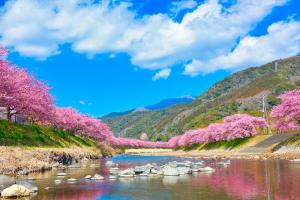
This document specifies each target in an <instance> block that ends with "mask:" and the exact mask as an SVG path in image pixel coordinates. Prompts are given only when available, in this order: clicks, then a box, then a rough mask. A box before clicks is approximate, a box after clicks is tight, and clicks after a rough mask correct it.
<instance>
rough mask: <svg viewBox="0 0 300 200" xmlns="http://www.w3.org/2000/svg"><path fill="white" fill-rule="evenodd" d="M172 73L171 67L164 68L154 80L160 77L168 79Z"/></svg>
mask: <svg viewBox="0 0 300 200" xmlns="http://www.w3.org/2000/svg"><path fill="white" fill-rule="evenodd" d="M170 74H171V70H170V69H162V70H160V71H159V72H157V73H156V74H155V75H154V76H153V77H152V80H153V81H156V80H158V79H167V78H168V77H169V76H170Z"/></svg>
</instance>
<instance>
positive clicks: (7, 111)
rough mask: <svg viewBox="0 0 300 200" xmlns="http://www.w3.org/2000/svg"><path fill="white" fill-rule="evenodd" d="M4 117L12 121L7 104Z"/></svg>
mask: <svg viewBox="0 0 300 200" xmlns="http://www.w3.org/2000/svg"><path fill="white" fill-rule="evenodd" d="M6 118H7V120H8V121H12V114H11V109H10V107H9V106H7V109H6Z"/></svg>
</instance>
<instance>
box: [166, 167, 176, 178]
mask: <svg viewBox="0 0 300 200" xmlns="http://www.w3.org/2000/svg"><path fill="white" fill-rule="evenodd" d="M163 173H164V176H179V172H178V170H177V169H176V168H175V167H169V166H167V167H165V168H164V169H163Z"/></svg>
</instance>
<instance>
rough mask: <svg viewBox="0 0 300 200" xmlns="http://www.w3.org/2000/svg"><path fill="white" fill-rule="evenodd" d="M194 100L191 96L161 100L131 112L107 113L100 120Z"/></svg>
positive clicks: (160, 108)
mask: <svg viewBox="0 0 300 200" xmlns="http://www.w3.org/2000/svg"><path fill="white" fill-rule="evenodd" d="M195 99H196V98H195V97H193V96H192V95H185V96H181V97H175V98H168V99H165V100H162V101H160V102H158V103H156V104H153V105H149V106H146V107H138V108H135V109H131V110H128V111H124V112H112V113H109V114H107V115H105V116H103V117H102V118H107V117H116V116H121V115H126V114H128V113H131V112H133V113H135V112H147V111H149V110H162V109H165V108H167V107H170V106H172V105H175V104H183V103H191V102H192V101H193V100H195Z"/></svg>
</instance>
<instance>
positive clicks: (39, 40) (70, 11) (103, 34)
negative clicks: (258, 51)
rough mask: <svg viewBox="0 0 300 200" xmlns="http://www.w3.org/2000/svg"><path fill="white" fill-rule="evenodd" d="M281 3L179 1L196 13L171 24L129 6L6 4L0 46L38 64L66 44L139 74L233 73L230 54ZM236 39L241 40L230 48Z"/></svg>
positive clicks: (82, 0)
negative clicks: (123, 56)
mask: <svg viewBox="0 0 300 200" xmlns="http://www.w3.org/2000/svg"><path fill="white" fill-rule="evenodd" d="M286 1H287V0H268V1H261V0H237V2H236V3H235V4H234V5H232V6H230V7H229V8H224V7H223V6H222V4H221V3H219V2H218V1H217V0H207V1H205V2H204V3H201V4H200V5H198V6H197V5H195V3H193V2H194V1H192V0H186V1H180V2H182V3H181V4H180V3H179V4H177V7H176V8H177V9H179V10H180V9H187V8H188V9H190V8H193V6H194V7H195V6H196V7H195V8H194V10H193V11H191V12H189V13H186V14H185V15H184V16H183V19H182V21H181V22H175V21H174V20H173V19H172V18H171V17H170V16H169V15H168V13H166V14H163V13H158V14H154V15H146V16H143V17H137V16H136V14H135V12H134V11H132V9H130V6H131V5H130V4H129V3H124V2H123V3H116V2H113V3H112V4H110V3H109V1H100V3H92V2H93V1H92V0H69V1H65V0H57V1H46V0H45V1H38V0H14V1H8V3H6V4H5V7H4V8H3V9H2V10H1V13H0V27H1V29H0V36H1V37H0V43H2V44H4V45H5V46H8V47H10V48H12V49H13V50H15V51H17V52H19V53H21V54H22V55H24V56H29V57H36V58H39V59H46V58H47V57H49V56H52V55H55V54H59V53H60V45H63V44H70V45H71V48H72V50H73V51H75V52H79V53H85V54H87V55H88V56H93V55H94V54H101V53H110V54H111V55H113V54H116V53H119V52H125V53H127V54H129V55H130V57H131V62H132V63H133V64H135V65H137V66H139V67H140V68H144V69H151V70H153V69H159V70H162V69H169V68H170V67H172V66H174V65H176V64H186V63H189V64H187V65H186V68H185V73H186V74H189V75H196V74H198V73H202V72H212V71H215V70H217V69H220V68H221V69H222V68H226V69H229V70H232V69H236V67H235V66H233V65H234V64H236V65H238V66H242V65H244V64H247V62H246V61H244V62H242V60H241V59H240V60H241V61H234V60H235V59H236V58H233V57H234V56H233V55H234V54H233V53H234V52H235V51H239V52H241V50H240V49H244V51H246V50H247V49H246V48H245V41H247V40H248V41H249V36H247V35H248V33H249V32H250V31H251V30H252V29H253V27H255V25H256V24H257V23H258V22H260V21H261V20H262V19H263V18H264V17H265V16H266V15H268V13H270V12H271V10H272V9H273V8H274V7H275V6H280V5H283V4H285V3H286ZM112 5H114V6H112ZM173 6H174V5H173ZM172 9H174V7H173V8H172ZM172 9H171V10H172ZM173 12H174V10H173ZM25 13H26V14H25ZM269 34H272V33H271V32H270V33H269ZM274 35H275V34H274ZM274 37H276V36H274ZM278 37H279V36H278ZM250 38H251V37H250ZM238 39H241V42H240V43H239V44H236V43H237V40H238ZM265 44H266V45H268V43H265ZM236 46H237V48H236V49H235V50H234V51H233V52H231V51H232V48H234V47H236ZM280 47H281V49H280V50H278V51H280V52H281V53H277V55H278V54H280V55H281V54H284V53H282V52H284V51H285V48H288V45H284V43H282V44H281V45H280ZM266 48H268V49H270V48H271V47H266ZM248 50H251V49H248ZM289 52H290V53H291V52H292V51H289ZM230 55H232V56H231V57H230ZM253 56H254V55H253ZM222 57H224V58H222ZM259 57H261V56H259ZM214 58H218V60H222V59H223V60H225V61H226V63H227V64H226V65H227V66H225V65H224V66H222V65H221V66H219V64H220V63H217V64H214V62H216V61H213V60H214ZM221 58H222V59H221ZM256 59H259V58H256ZM251 60H252V58H251ZM225 61H224V62H225ZM219 62H221V61H219ZM242 63H244V64H242ZM211 64H213V67H211V66H210V65H211ZM229 66H231V67H229ZM166 71H168V70H166Z"/></svg>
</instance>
